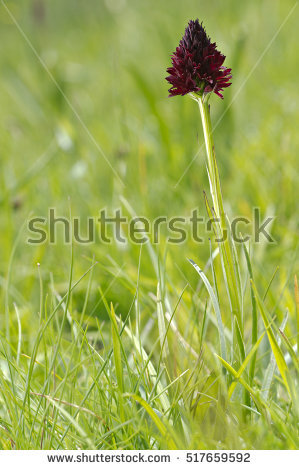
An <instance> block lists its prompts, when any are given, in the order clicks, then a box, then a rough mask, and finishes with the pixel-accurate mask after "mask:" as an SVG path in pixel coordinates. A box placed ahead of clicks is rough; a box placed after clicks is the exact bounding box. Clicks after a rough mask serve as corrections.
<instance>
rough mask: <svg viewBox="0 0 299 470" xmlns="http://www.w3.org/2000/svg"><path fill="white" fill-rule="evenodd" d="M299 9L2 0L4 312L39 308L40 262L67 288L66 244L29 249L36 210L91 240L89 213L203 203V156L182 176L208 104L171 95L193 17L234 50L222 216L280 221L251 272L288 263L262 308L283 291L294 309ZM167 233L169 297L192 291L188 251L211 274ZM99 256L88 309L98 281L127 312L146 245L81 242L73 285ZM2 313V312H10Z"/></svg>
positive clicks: (223, 132)
mask: <svg viewBox="0 0 299 470" xmlns="http://www.w3.org/2000/svg"><path fill="white" fill-rule="evenodd" d="M296 3H297V2H294V1H289V0H283V1H282V0H264V1H262V2H261V1H258V0H251V1H244V2H240V1H239V0H226V1H225V2H223V1H219V0H218V1H216V0H210V1H209V2H206V1H200V0H185V1H184V2H182V1H180V0H171V1H170V0H164V1H163V2H161V1H157V0H150V1H149V0H88V1H85V2H82V1H79V0H64V1H63V2H62V1H60V0H51V1H50V0H49V1H43V0H23V1H22V2H17V1H7V2H1V4H0V44H1V47H0V72H1V80H0V96H1V104H0V142H1V156H0V165H1V166H0V204H1V209H0V224H1V232H0V237H1V244H0V250H1V255H0V279H1V284H2V287H4V288H3V289H2V305H4V299H5V295H6V294H5V292H6V293H7V289H5V286H7V280H8V277H9V285H10V288H9V289H10V291H9V298H7V297H6V301H7V302H8V304H9V306H10V305H11V304H12V302H13V301H15V302H16V303H17V304H18V305H20V306H21V307H22V308H23V309H25V310H27V312H29V311H30V312H31V313H30V315H31V314H32V313H34V312H35V311H37V309H38V308H39V281H38V273H37V268H36V263H37V262H40V263H41V272H42V276H43V279H44V281H45V283H48V282H49V281H50V277H51V275H52V277H53V279H54V282H55V284H56V285H57V286H58V287H57V289H58V290H61V292H65V287H66V282H67V279H68V272H69V266H70V247H68V246H65V245H63V243H59V242H58V243H57V244H56V245H55V246H53V245H51V246H50V245H48V244H44V245H42V246H39V247H36V246H30V245H28V244H27V243H26V239H27V237H28V231H27V228H26V225H25V227H23V228H22V225H23V224H24V222H25V221H26V220H27V218H28V216H29V214H30V213H31V214H33V215H36V216H44V217H47V215H48V209H49V207H55V208H56V209H57V212H58V213H59V215H65V216H68V214H69V206H70V204H71V208H72V214H73V215H74V216H75V215H77V216H80V217H81V218H82V224H83V225H82V231H84V226H85V225H86V223H85V221H86V217H87V216H96V215H97V214H98V213H99V211H100V210H101V209H102V208H104V207H106V208H107V209H108V210H109V211H111V212H112V211H113V210H114V209H116V208H118V207H122V208H123V211H124V213H127V210H126V209H125V208H124V206H122V203H121V201H120V196H123V197H124V198H126V200H127V201H128V202H129V203H130V205H131V206H132V207H133V209H134V211H135V212H136V213H137V214H139V215H144V216H147V217H149V218H150V219H151V220H153V219H154V218H155V217H158V216H160V215H167V216H171V215H189V214H190V211H191V209H193V208H195V207H198V209H199V211H200V212H201V213H202V214H205V213H206V210H205V205H204V199H203V190H206V191H208V181H207V177H206V171H205V159H204V149H203V148H202V149H201V152H200V153H199V155H198V157H197V158H196V159H195V161H194V163H193V164H192V166H191V167H190V169H189V171H187V172H186V174H185V175H184V177H183V178H182V179H181V180H180V178H181V176H182V174H183V173H184V172H185V170H186V168H187V166H188V165H189V163H190V161H191V160H192V159H193V157H194V155H195V154H196V153H197V151H198V148H199V147H200V146H201V144H202V143H203V136H202V130H201V122H200V116H199V111H198V109H197V107H196V105H195V103H194V102H193V101H192V100H191V99H190V98H189V97H183V98H182V97H177V98H171V99H170V98H168V96H167V95H168V92H167V89H168V84H167V82H166V81H165V76H166V68H167V67H168V66H169V65H170V56H171V53H172V52H173V51H174V50H175V47H176V46H177V44H178V41H179V40H180V38H181V36H182V34H183V32H184V28H185V26H186V24H187V22H188V20H189V19H191V18H192V19H195V18H197V17H198V18H199V19H200V20H202V21H203V23H204V25H205V26H206V29H207V32H208V34H209V35H210V36H211V37H212V40H213V41H216V42H217V45H218V47H219V49H220V50H221V51H222V52H223V53H224V54H225V55H226V56H227V58H226V62H225V65H226V66H228V67H232V69H233V84H232V86H231V87H230V88H229V89H228V90H226V91H225V93H224V100H223V101H222V100H220V99H219V98H218V97H216V96H213V97H212V99H211V112H212V121H213V123H214V124H215V123H217V121H218V120H219V119H220V118H221V116H222V114H223V113H225V114H224V116H223V117H222V118H221V120H220V121H219V124H218V125H217V129H216V130H215V136H214V137H215V145H216V154H217V158H218V162H219V169H220V173H221V179H222V185H223V194H224V200H225V204H226V208H227V211H228V213H229V215H230V216H232V215H242V216H245V217H249V218H252V209H253V207H259V208H260V209H261V211H262V214H263V215H275V216H276V219H275V222H274V224H273V228H272V233H273V236H274V238H275V239H276V240H277V242H278V243H277V244H275V245H267V244H265V243H263V244H260V245H257V246H254V247H252V252H253V264H254V269H255V272H256V275H257V276H259V280H260V282H261V284H262V285H263V284H264V286H265V287H266V286H267V284H268V282H269V279H270V278H271V276H272V274H273V272H274V270H275V269H276V267H277V266H278V265H279V267H280V269H279V274H278V275H277V276H276V278H275V279H274V284H273V285H274V289H273V292H274V293H275V298H274V297H273V296H272V294H270V296H269V303H270V304H271V302H272V304H273V306H275V305H277V302H280V300H281V298H282V297H283V298H284V305H290V307H292V306H293V303H294V300H293V299H294V294H293V278H294V274H295V272H296V264H295V263H296V261H297V263H298V256H296V248H297V243H298V239H297V237H298V148H299V135H298V106H297V104H298V93H299V92H298V47H297V46H298V21H299V17H298V16H299V8H298V7H297V8H296V7H295V8H293V7H294V6H295V5H296ZM5 5H6V6H7V8H8V9H9V11H10V12H11V15H10V14H9V12H8V11H7V9H6V8H5ZM14 19H15V22H16V23H17V24H16V23H15V22H14ZM26 38H27V39H26ZM45 69H47V70H48V71H46V70H45ZM51 77H52V78H51ZM54 81H55V82H56V84H57V85H58V87H57V86H56V84H55V83H54ZM61 91H62V92H63V94H64V96H63V94H62V93H61ZM65 97H66V98H67V99H65ZM91 136H92V137H91ZM103 154H105V156H106V158H107V159H108V160H109V162H110V165H111V166H112V167H113V168H114V169H115V170H116V172H117V173H118V174H119V175H120V176H121V178H122V180H123V182H124V185H122V184H121V183H120V181H119V180H118V179H117V178H116V177H115V175H114V173H113V171H112V170H111V168H110V166H109V165H108V164H107V162H106V161H105V158H104V157H103ZM179 180H180V182H179V184H177V183H178V181H179ZM69 200H70V202H69ZM162 233H164V232H163V231H162ZM18 234H19V239H18V242H17V244H15V241H16V239H17V237H18ZM165 240H166V233H164V238H163V235H162V241H161V243H160V245H159V246H158V247H156V248H155V249H156V251H157V253H158V254H159V256H160V257H161V259H162V260H163V259H164V260H165V264H163V266H164V268H165V270H166V272H167V278H168V280H169V284H170V286H172V289H173V291H174V293H178V292H180V290H181V289H182V288H183V287H184V285H185V284H186V279H188V282H190V283H191V284H193V285H194V286H196V283H197V275H196V273H193V270H192V267H191V266H189V264H188V263H187V261H186V257H187V256H188V257H192V258H193V259H195V260H196V261H197V262H198V264H199V265H201V266H204V265H205V264H206V262H207V261H208V257H209V253H210V248H209V244H208V242H206V244H204V245H196V244H195V243H194V242H192V241H190V240H188V241H187V242H186V243H185V244H183V245H174V246H167V244H166V241H165ZM14 246H15V250H14V251H13V247H14ZM166 252H167V255H166ZM12 254H13V259H12V258H11V256H12ZM93 256H94V257H95V260H97V261H98V262H99V265H98V267H97V269H96V271H95V277H94V282H95V288H94V294H93V296H92V297H91V299H90V309H92V308H94V306H95V305H96V303H97V298H98V296H99V293H98V290H97V286H98V285H101V286H102V287H103V289H106V296H107V298H108V299H109V300H113V301H114V302H116V303H117V304H118V305H119V306H120V308H121V310H124V311H125V312H127V311H128V310H129V308H130V305H131V302H132V298H133V290H134V289H133V287H132V286H134V285H136V282H137V273H138V263H139V256H140V247H138V246H134V245H131V244H128V245H127V246H126V247H120V246H118V245H117V244H112V245H110V246H107V245H103V244H100V243H97V244H93V245H89V246H84V245H76V246H75V248H74V260H75V261H74V269H75V278H78V277H79V276H80V275H82V274H83V273H84V272H85V270H86V269H88V267H89V266H90V260H91V259H92V257H93ZM10 260H12V264H11V271H10V274H8V271H9V268H8V267H9V263H10ZM297 268H298V264H297ZM140 273H141V284H142V287H143V288H144V289H145V291H146V292H155V290H156V283H157V277H156V275H155V272H154V269H153V266H152V263H151V262H150V258H149V256H148V253H147V250H146V248H145V247H144V248H143V250H142V256H141V269H140ZM80 289H81V290H82V295H81V294H80V292H81V291H80ZM84 289H85V284H84V282H83V283H82V284H80V286H79V288H78V289H77V290H76V293H75V294H74V299H73V308H74V309H75V310H80V308H81V307H80V306H81V304H82V301H83V299H84ZM146 299H147V297H146V296H145V298H144V303H145V308H146V303H147V300H146ZM98 308H99V309H100V306H99V307H98ZM0 314H1V317H2V318H4V311H3V309H1V312H0ZM23 314H24V312H23Z"/></svg>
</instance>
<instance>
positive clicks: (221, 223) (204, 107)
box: [197, 95, 245, 360]
mask: <svg viewBox="0 0 299 470" xmlns="http://www.w3.org/2000/svg"><path fill="white" fill-rule="evenodd" d="M208 98H209V95H203V96H202V97H200V98H197V101H198V104H199V109H200V114H201V119H202V126H203V132H204V139H205V145H206V151H207V170H208V175H209V181H210V190H211V195H212V201H213V211H212V213H213V217H214V218H215V219H216V221H215V228H216V230H217V235H218V237H219V235H220V237H221V239H223V241H222V242H220V243H219V248H220V253H221V259H222V265H223V270H224V275H225V277H226V285H227V291H228V296H229V300H230V305H231V310H232V313H233V317H234V318H235V320H237V324H236V327H235V333H236V339H237V342H238V345H239V349H240V353H241V359H242V360H244V359H245V349H244V343H243V318H242V311H241V302H240V292H239V286H238V280H237V274H236V270H235V266H234V263H235V259H234V253H233V250H232V246H231V243H230V240H229V239H228V234H229V233H230V232H229V227H228V225H227V219H226V215H225V212H224V209H223V200H222V194H221V186H220V179H219V173H218V167H217V162H216V157H215V150H214V142H213V134H212V124H211V117H210V106H209V104H208Z"/></svg>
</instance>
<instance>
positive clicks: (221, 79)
mask: <svg viewBox="0 0 299 470" xmlns="http://www.w3.org/2000/svg"><path fill="white" fill-rule="evenodd" d="M171 60H172V67H169V68H168V69H167V72H168V73H169V76H168V77H166V80H167V81H168V82H169V83H170V84H171V85H172V86H171V88H170V89H169V96H176V95H186V94H187V93H197V94H199V95H202V94H203V93H210V92H214V93H216V95H218V96H220V98H223V95H222V93H221V92H222V90H223V89H224V88H227V87H229V86H230V85H231V82H230V79H231V78H232V75H231V69H228V68H226V67H224V66H223V65H222V64H223V62H224V60H225V56H224V55H223V54H221V52H219V51H218V50H217V49H216V43H211V40H210V38H209V37H208V36H207V33H206V31H205V28H204V27H203V26H202V23H201V24H200V23H199V21H198V19H197V20H195V21H193V20H190V21H189V23H188V26H187V28H186V30H185V34H184V36H183V37H182V39H181V41H180V44H179V46H178V47H177V48H176V51H175V52H174V53H173V55H172V57H171Z"/></svg>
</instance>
